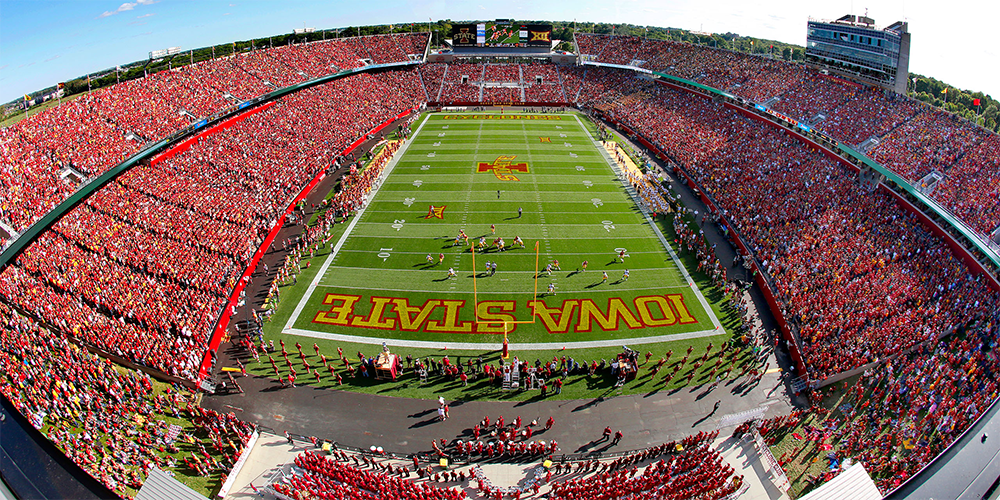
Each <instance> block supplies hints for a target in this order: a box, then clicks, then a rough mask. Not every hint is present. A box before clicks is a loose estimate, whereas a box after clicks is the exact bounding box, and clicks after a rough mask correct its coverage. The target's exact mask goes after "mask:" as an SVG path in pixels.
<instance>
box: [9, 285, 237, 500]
mask: <svg viewBox="0 0 1000 500" xmlns="http://www.w3.org/2000/svg"><path fill="white" fill-rule="evenodd" d="M0 326H2V327H0V392H3V394H4V396H6V397H7V398H8V399H10V401H11V402H12V403H13V404H14V406H15V407H17V408H18V410H19V411H20V412H21V413H23V414H24V415H25V416H26V417H28V418H29V419H30V420H31V421H32V424H33V425H34V426H35V427H36V428H38V429H39V430H41V431H42V432H43V433H44V434H45V435H46V437H48V438H49V439H50V440H51V441H52V442H53V443H54V444H55V445H56V446H58V447H59V448H60V449H61V450H62V451H63V452H64V453H66V455H67V456H68V457H69V458H70V459H72V460H73V461H74V462H76V463H77V464H78V465H80V466H81V467H82V468H83V469H84V470H86V471H87V472H88V473H90V474H91V475H92V476H94V477H95V478H96V479H98V480H100V481H101V482H102V483H104V484H105V485H107V486H108V487H109V488H111V489H112V490H115V491H116V492H117V493H118V494H120V495H123V496H124V495H126V494H127V491H126V488H131V489H132V490H133V492H134V490H137V489H138V488H139V487H140V486H141V485H142V482H143V480H144V478H145V475H146V474H147V473H148V471H149V469H150V468H152V467H154V466H156V467H160V468H161V469H165V470H171V469H174V470H178V471H181V470H187V473H190V474H197V475H207V474H209V473H212V474H217V473H218V472H219V471H224V470H229V469H230V468H231V467H232V465H233V464H235V462H236V459H237V457H239V454H240V453H241V452H242V450H243V447H244V446H245V445H246V443H247V441H248V440H249V438H250V435H251V433H252V427H251V426H250V425H249V424H247V423H245V422H243V421H240V420H239V419H237V418H236V417H235V416H233V415H232V414H228V415H223V414H219V413H217V412H214V411H212V410H204V409H201V408H198V407H195V406H192V405H191V403H190V402H188V401H187V399H186V398H184V397H182V396H180V395H179V394H178V393H177V392H169V391H168V392H166V393H160V394H155V393H154V390H153V385H152V383H151V382H150V379H149V377H148V376H147V375H145V374H140V373H137V372H135V371H132V370H126V369H117V368H115V367H113V365H111V364H109V363H108V362H107V361H105V360H103V359H101V358H99V357H97V356H95V355H93V354H91V353H89V352H88V351H87V350H86V349H83V348H80V347H79V346H77V345H76V344H72V343H70V342H68V341H67V340H66V338H65V337H63V336H61V335H56V334H53V333H51V332H50V331H49V330H47V329H45V328H43V327H41V326H40V325H39V324H38V323H36V322H34V321H32V320H31V319H29V318H27V317H24V316H22V315H20V314H18V313H17V312H15V311H14V310H13V309H11V308H9V307H7V306H6V305H3V304H0ZM165 418H173V419H175V420H174V421H178V420H176V419H178V418H179V419H181V420H180V421H185V420H186V421H188V423H189V425H192V426H193V428H190V429H178V430H179V431H181V432H179V433H178V434H177V435H176V441H175V439H174V438H169V437H168V432H170V429H169V425H168V423H167V422H166V421H165V420H164V419H165ZM206 445H207V446H206ZM181 462H184V464H185V465H184V466H182V465H181Z"/></svg>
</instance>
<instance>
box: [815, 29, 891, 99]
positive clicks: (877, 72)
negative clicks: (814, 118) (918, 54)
mask: <svg viewBox="0 0 1000 500" xmlns="http://www.w3.org/2000/svg"><path fill="white" fill-rule="evenodd" d="M808 28H809V29H808V33H807V36H806V63H807V64H810V65H813V66H816V67H819V68H821V69H825V70H827V71H829V72H831V73H835V74H839V75H843V76H847V77H849V78H851V79H854V80H857V81H860V82H863V83H867V84H870V85H877V86H879V87H882V88H884V89H888V90H892V91H894V92H896V93H899V94H906V83H907V81H908V80H909V74H910V70H909V66H910V33H909V32H908V31H907V23H905V22H903V21H897V22H895V23H892V24H891V25H890V26H888V27H886V28H877V27H876V26H875V20H874V19H872V18H870V17H867V16H854V15H846V16H843V17H841V18H840V19H837V20H835V21H822V20H817V19H809V25H808Z"/></svg>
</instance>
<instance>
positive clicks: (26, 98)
mask: <svg viewBox="0 0 1000 500" xmlns="http://www.w3.org/2000/svg"><path fill="white" fill-rule="evenodd" d="M30 100H31V98H30V97H28V94H24V102H28V101H30Z"/></svg>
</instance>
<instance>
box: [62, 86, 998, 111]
mask: <svg viewBox="0 0 1000 500" xmlns="http://www.w3.org/2000/svg"><path fill="white" fill-rule="evenodd" d="M64 87H66V82H59V90H62V89H63V88H64ZM976 101H979V99H976ZM977 105H978V104H977Z"/></svg>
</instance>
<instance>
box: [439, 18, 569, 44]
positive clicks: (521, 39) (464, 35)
mask: <svg viewBox="0 0 1000 500" xmlns="http://www.w3.org/2000/svg"><path fill="white" fill-rule="evenodd" d="M451 40H452V44H453V45H454V46H455V47H550V46H551V45H552V25H551V24H518V23H514V22H489V23H477V24H455V25H452V31H451Z"/></svg>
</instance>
